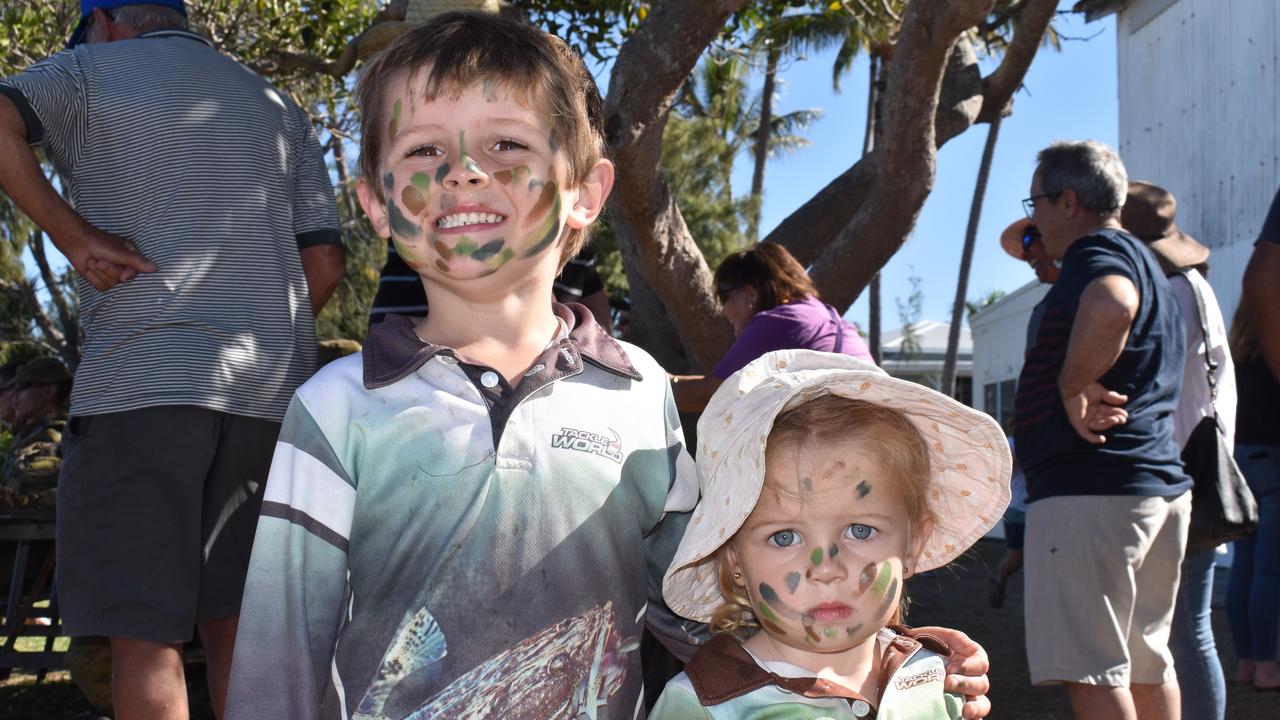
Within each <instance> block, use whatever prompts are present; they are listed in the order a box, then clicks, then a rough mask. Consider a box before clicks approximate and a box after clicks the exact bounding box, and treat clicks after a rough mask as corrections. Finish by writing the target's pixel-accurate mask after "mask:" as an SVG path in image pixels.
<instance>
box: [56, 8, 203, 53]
mask: <svg viewBox="0 0 1280 720" xmlns="http://www.w3.org/2000/svg"><path fill="white" fill-rule="evenodd" d="M125 5H163V6H165V7H171V8H173V9H174V10H177V11H178V12H180V13H182V14H183V15H184V16H185V15H186V14H187V6H186V4H185V3H183V1H182V0H80V22H78V23H76V29H75V30H73V31H72V32H71V39H70V40H68V41H67V47H68V48H73V47H75V46H77V45H79V44H80V42H81V41H82V40H84V31H85V30H87V29H89V18H90V17H91V16H92V15H93V11H94V10H95V9H102V10H114V9H116V8H118V7H124V6H125Z"/></svg>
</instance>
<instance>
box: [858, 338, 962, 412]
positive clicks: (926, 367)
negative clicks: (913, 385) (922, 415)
mask: <svg viewBox="0 0 1280 720" xmlns="http://www.w3.org/2000/svg"><path fill="white" fill-rule="evenodd" d="M909 327H910V328H911V332H910V333H906V332H903V330H904V328H897V329H895V330H889V331H887V332H886V333H884V336H883V337H882V338H881V342H880V358H881V361H880V366H881V367H882V368H884V371H885V372H887V373H889V374H890V375H892V376H894V377H896V378H901V379H903V380H911V381H912V382H917V383H920V384H921V385H925V386H926V387H930V388H933V389H934V390H937V389H938V386H939V385H940V384H941V380H942V365H943V361H944V359H945V358H946V354H947V334H948V333H949V332H950V331H951V325H950V324H948V323H943V322H937V321H934V320H922V321H920V322H918V323H914V324H912V325H910V326H909ZM908 337H910V339H911V340H912V342H907V340H908ZM956 399H957V400H959V401H960V402H962V403H964V404H965V405H970V406H972V405H973V339H972V336H971V333H970V331H969V328H967V327H962V328H960V345H959V347H958V348H957V353H956Z"/></svg>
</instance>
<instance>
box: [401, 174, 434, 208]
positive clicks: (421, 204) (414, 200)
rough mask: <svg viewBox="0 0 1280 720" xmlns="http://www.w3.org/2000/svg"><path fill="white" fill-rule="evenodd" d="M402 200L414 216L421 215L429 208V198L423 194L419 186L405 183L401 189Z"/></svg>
mask: <svg viewBox="0 0 1280 720" xmlns="http://www.w3.org/2000/svg"><path fill="white" fill-rule="evenodd" d="M419 174H421V173H419ZM400 202H402V203H404V209H405V210H408V211H409V214H410V215H414V216H418V215H421V214H422V211H423V210H425V209H426V208H427V199H426V198H425V197H423V196H422V193H421V192H420V191H419V190H418V188H416V187H414V186H412V185H405V186H404V189H402V190H401V191H400Z"/></svg>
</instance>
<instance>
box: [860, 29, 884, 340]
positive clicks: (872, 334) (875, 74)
mask: <svg viewBox="0 0 1280 720" xmlns="http://www.w3.org/2000/svg"><path fill="white" fill-rule="evenodd" d="M879 95H880V53H879V52H877V51H875V50H873V51H872V52H871V67H870V78H869V79H868V82H867V129H866V132H865V133H864V134H863V137H862V157H866V156H867V153H869V152H871V150H872V149H873V148H874V147H875V145H876V112H877V103H876V99H877V98H878V97H879ZM870 291H871V296H870V297H869V298H867V300H868V305H869V307H868V311H869V314H870V316H871V317H870V318H868V321H867V345H869V346H870V349H871V360H872V362H874V363H875V364H876V365H880V364H882V363H883V361H884V356H883V353H882V352H881V347H882V346H881V345H880V273H876V274H875V276H874V277H872V278H871V287H870Z"/></svg>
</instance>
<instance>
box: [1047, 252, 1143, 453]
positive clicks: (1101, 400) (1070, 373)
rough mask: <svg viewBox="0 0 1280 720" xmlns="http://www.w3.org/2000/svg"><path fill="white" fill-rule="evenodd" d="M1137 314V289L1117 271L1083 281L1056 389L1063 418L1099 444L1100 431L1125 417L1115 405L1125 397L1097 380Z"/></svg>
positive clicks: (1117, 353) (1113, 358)
mask: <svg viewBox="0 0 1280 720" xmlns="http://www.w3.org/2000/svg"><path fill="white" fill-rule="evenodd" d="M1137 314H1138V288H1137V287H1136V286H1135V285H1134V284H1133V281H1131V280H1129V279H1128V278H1126V277H1123V276H1121V275H1103V276H1101V277H1098V278H1096V279H1094V280H1093V281H1091V282H1090V283H1089V284H1088V285H1087V286H1085V289H1084V292H1083V293H1082V294H1081V295H1080V304H1079V309H1078V310H1077V311H1076V319H1075V323H1074V324H1073V325H1072V327H1071V337H1070V339H1069V340H1068V343H1067V357H1066V360H1065V362H1064V363H1063V367H1062V372H1061V373H1060V374H1059V375H1058V392H1059V393H1060V395H1061V396H1062V404H1063V406H1064V407H1065V408H1066V411H1067V419H1068V421H1070V423H1071V426H1072V427H1073V428H1075V431H1076V433H1078V434H1079V435H1080V437H1082V438H1084V439H1085V440H1087V441H1089V442H1091V443H1095V444H1098V443H1104V442H1106V438H1105V437H1103V436H1102V435H1101V434H1099V433H1101V432H1102V431H1104V430H1108V429H1110V428H1112V427H1115V426H1116V425H1120V424H1123V423H1124V422H1126V421H1127V420H1128V413H1127V412H1125V410H1124V409H1123V408H1121V407H1119V406H1120V405H1122V404H1124V403H1125V402H1127V401H1128V398H1127V397H1125V396H1124V395H1120V394H1119V393H1116V392H1113V391H1110V390H1108V389H1106V388H1104V387H1102V386H1101V385H1099V384H1098V382H1097V381H1098V379H1099V378H1101V377H1102V376H1103V374H1105V373H1106V372H1107V370H1109V369H1111V366H1112V365H1114V364H1115V362H1116V360H1117V359H1118V358H1119V357H1120V353H1121V352H1122V351H1123V350H1124V345H1125V342H1126V341H1127V340H1128V339H1129V328H1130V326H1131V325H1132V324H1133V320H1134V318H1135V317H1137Z"/></svg>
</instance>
